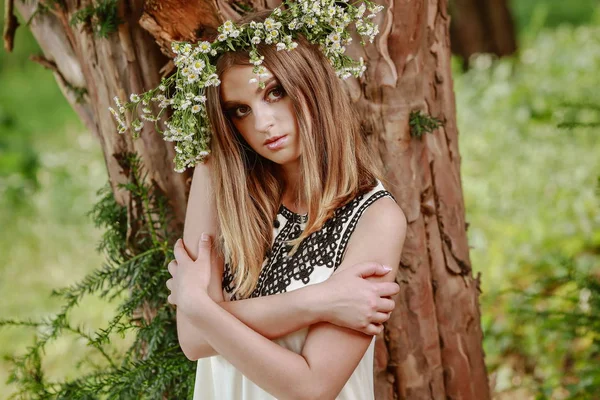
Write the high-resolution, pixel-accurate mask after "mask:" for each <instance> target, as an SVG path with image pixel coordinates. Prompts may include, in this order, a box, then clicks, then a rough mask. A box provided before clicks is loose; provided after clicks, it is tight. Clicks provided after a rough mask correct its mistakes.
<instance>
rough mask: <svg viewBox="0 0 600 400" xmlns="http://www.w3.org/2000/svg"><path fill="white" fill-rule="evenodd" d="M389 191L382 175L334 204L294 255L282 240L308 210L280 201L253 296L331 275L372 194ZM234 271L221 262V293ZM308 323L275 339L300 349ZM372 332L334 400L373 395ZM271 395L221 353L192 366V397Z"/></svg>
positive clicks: (250, 399) (237, 399)
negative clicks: (340, 203)
mask: <svg viewBox="0 0 600 400" xmlns="http://www.w3.org/2000/svg"><path fill="white" fill-rule="evenodd" d="M386 196H388V197H391V198H393V196H392V195H391V193H389V192H388V191H386V190H385V188H384V187H383V185H382V184H381V182H380V181H377V185H376V186H375V187H374V188H373V189H372V190H370V191H369V192H367V193H364V194H362V195H359V196H357V197H356V198H355V199H354V200H353V201H351V202H350V203H348V204H346V205H345V206H343V207H340V208H338V209H337V210H336V212H335V215H334V216H333V217H332V218H331V219H329V220H328V221H327V222H325V224H324V225H323V227H322V228H321V229H320V230H318V231H317V232H314V233H313V234H311V235H310V236H309V237H307V238H306V239H305V240H304V241H303V242H302V243H301V244H300V248H299V249H298V251H297V252H296V254H294V256H293V257H286V255H287V252H288V251H289V250H290V249H291V246H289V245H287V244H286V243H284V242H285V241H286V240H291V239H295V238H297V237H299V236H300V233H301V232H302V230H303V228H304V227H305V224H306V220H307V216H306V215H300V214H296V213H293V212H292V211H290V210H289V209H287V208H286V207H285V206H283V205H282V206H281V207H280V209H279V211H278V213H277V219H276V221H274V226H275V228H274V231H273V245H272V247H271V250H270V251H269V253H268V254H267V257H266V258H265V261H264V263H263V266H262V270H261V274H260V277H259V280H258V284H257V286H256V289H255V290H254V292H253V293H252V295H251V297H258V296H267V295H272V294H278V293H283V292H289V291H292V290H296V289H299V288H302V287H304V286H308V285H313V284H316V283H320V282H323V281H325V280H326V279H327V278H329V277H330V276H331V275H332V274H333V272H334V271H335V269H336V268H337V267H338V266H339V265H340V264H341V262H342V259H343V257H344V253H345V250H346V246H347V244H348V241H349V239H350V236H351V234H352V232H353V231H354V229H355V227H356V224H357V223H358V220H359V218H360V217H361V215H362V214H363V213H364V211H365V210H366V208H367V207H369V206H370V205H371V204H372V203H373V202H374V201H375V200H378V199H380V198H382V197H386ZM232 281H233V279H232V276H231V274H230V271H229V268H228V266H227V265H225V269H224V271H223V294H224V296H225V300H228V301H231V300H235V297H232V296H231V292H232V291H233V287H232ZM307 333H308V328H304V329H301V330H299V331H296V332H292V333H290V334H289V335H286V336H284V337H281V338H279V339H276V340H273V342H275V343H278V344H279V345H280V346H282V347H285V348H287V349H289V350H291V351H294V352H296V353H298V354H300V353H301V352H302V347H303V346H304V341H305V340H306V336H307ZM374 345H375V337H373V340H372V341H371V344H370V345H369V347H368V349H367V351H366V352H365V354H364V356H363V358H362V359H361V361H360V362H359V364H358V366H357V367H356V369H355V370H354V372H353V373H352V375H351V376H350V378H349V379H348V381H347V382H346V385H345V386H344V387H343V388H342V391H341V392H340V394H339V395H338V396H337V398H336V399H337V400H373V399H374V394H373V355H374ZM274 399H275V397H273V396H272V395H270V394H269V393H267V392H266V391H264V390H263V389H261V388H260V387H259V386H258V385H256V384H254V382H252V381H251V380H250V379H248V378H246V377H245V376H244V375H243V374H242V373H241V372H239V371H238V370H237V369H236V368H235V367H234V366H232V365H231V364H230V363H229V362H228V361H227V360H226V359H225V358H223V357H222V356H220V355H216V356H213V357H206V358H201V359H199V360H198V365H197V369H196V381H195V385H194V400H274Z"/></svg>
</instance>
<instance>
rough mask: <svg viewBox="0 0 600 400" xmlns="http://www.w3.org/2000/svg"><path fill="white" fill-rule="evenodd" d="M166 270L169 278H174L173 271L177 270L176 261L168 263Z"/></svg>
mask: <svg viewBox="0 0 600 400" xmlns="http://www.w3.org/2000/svg"><path fill="white" fill-rule="evenodd" d="M167 269H168V270H169V273H170V274H171V276H173V277H174V276H175V270H176V269H177V260H173V261H171V262H170V263H169V265H167Z"/></svg>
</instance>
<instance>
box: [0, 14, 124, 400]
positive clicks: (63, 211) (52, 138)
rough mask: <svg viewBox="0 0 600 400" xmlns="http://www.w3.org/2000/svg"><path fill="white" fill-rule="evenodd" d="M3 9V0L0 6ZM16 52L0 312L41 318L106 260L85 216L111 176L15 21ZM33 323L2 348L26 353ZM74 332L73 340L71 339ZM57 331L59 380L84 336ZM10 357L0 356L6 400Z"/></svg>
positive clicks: (5, 97) (1, 97)
mask: <svg viewBox="0 0 600 400" xmlns="http://www.w3.org/2000/svg"><path fill="white" fill-rule="evenodd" d="M2 9H3V7H2ZM15 43H16V47H15V52H14V54H7V53H6V52H4V51H3V50H2V51H1V52H0V82H2V84H1V85H0V208H1V210H2V211H1V213H0V226H2V229H0V254H2V258H3V263H2V264H1V265H0V292H1V293H2V294H3V301H2V302H0V317H1V318H14V319H29V318H31V319H38V318H42V317H46V316H48V315H50V314H51V313H54V312H57V311H58V309H59V307H60V305H61V304H62V303H63V302H62V301H61V300H60V299H58V298H51V297H50V293H51V290H52V289H55V288H60V287H63V286H66V285H68V284H71V283H73V282H75V281H77V280H78V279H80V278H82V277H83V276H84V275H85V274H86V273H87V272H89V271H90V270H92V269H93V268H96V267H98V266H99V265H101V263H102V257H101V255H100V254H98V253H97V252H96V251H95V248H96V245H97V243H98V241H99V239H100V235H101V232H99V231H97V230H95V228H94V226H93V224H92V223H91V221H89V219H88V218H87V217H86V213H87V212H88V211H89V210H90V209H91V207H92V205H93V204H94V203H95V201H96V191H97V190H98V189H99V188H100V187H102V186H103V185H104V184H105V183H106V179H107V177H106V171H105V167H104V162H103V157H102V153H101V150H100V147H99V145H98V143H97V141H96V140H95V139H93V138H92V136H91V135H90V133H89V132H87V131H86V129H85V128H84V127H83V126H82V124H81V123H80V122H79V119H78V117H77V116H76V115H75V113H74V112H73V110H72V109H71V107H70V106H69V104H68V103H67V102H66V100H65V99H64V97H63V95H62V93H61V92H60V90H59V88H58V86H57V84H56V82H55V80H54V77H53V74H52V73H51V72H50V71H47V70H44V69H43V68H42V67H40V66H39V65H37V64H34V63H33V62H31V61H28V60H27V56H28V55H29V54H31V53H39V52H40V50H39V49H38V47H37V45H36V44H35V41H34V40H33V38H32V36H31V34H30V33H29V32H28V31H27V30H26V29H19V30H18V31H17V37H16V41H15ZM112 313H113V306H110V305H105V304H104V303H103V302H101V301H99V300H97V299H93V298H91V299H87V300H86V301H84V302H83V304H82V307H80V308H79V309H78V311H77V313H76V314H75V315H74V319H75V321H78V322H80V323H82V324H85V325H86V328H88V329H92V328H94V327H100V326H101V325H102V324H103V323H104V321H107V320H108V319H109V318H110V316H111V315H112ZM34 333H35V331H34V330H33V329H31V328H30V329H24V328H8V327H7V328H3V329H0V355H2V356H5V355H7V354H13V353H16V354H20V353H23V352H24V351H25V349H26V347H27V346H29V345H30V344H32V341H33V335H34ZM69 339H70V338H69ZM69 339H61V340H59V341H58V342H57V343H56V344H55V345H53V346H51V347H50V348H49V352H48V357H46V358H45V363H44V367H45V368H46V370H47V373H48V375H49V376H54V377H57V378H61V377H65V376H69V375H72V374H74V373H75V372H76V366H75V365H73V361H72V360H73V358H72V357H71V356H70V355H73V354H81V353H83V352H85V351H87V350H85V344H84V343H81V342H73V341H71V340H69ZM7 378H8V363H6V362H4V361H1V362H0V398H6V397H8V395H10V393H11V388H10V387H7V385H6V383H5V382H6V380H7Z"/></svg>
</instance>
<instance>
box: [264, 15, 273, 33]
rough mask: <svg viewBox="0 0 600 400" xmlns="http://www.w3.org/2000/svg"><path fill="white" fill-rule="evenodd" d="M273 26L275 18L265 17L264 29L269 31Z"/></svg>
mask: <svg viewBox="0 0 600 400" xmlns="http://www.w3.org/2000/svg"><path fill="white" fill-rule="evenodd" d="M274 28H275V20H274V19H273V18H267V19H266V20H265V29H266V30H268V31H270V30H272V29H274Z"/></svg>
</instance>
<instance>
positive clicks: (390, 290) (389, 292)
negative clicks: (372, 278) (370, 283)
mask: <svg viewBox="0 0 600 400" xmlns="http://www.w3.org/2000/svg"><path fill="white" fill-rule="evenodd" d="M375 285H377V294H379V297H389V296H394V295H396V294H398V292H400V286H399V285H398V284H397V283H396V282H377V283H375Z"/></svg>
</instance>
